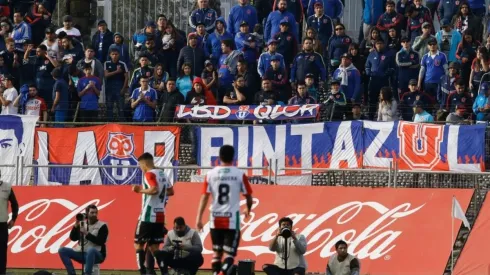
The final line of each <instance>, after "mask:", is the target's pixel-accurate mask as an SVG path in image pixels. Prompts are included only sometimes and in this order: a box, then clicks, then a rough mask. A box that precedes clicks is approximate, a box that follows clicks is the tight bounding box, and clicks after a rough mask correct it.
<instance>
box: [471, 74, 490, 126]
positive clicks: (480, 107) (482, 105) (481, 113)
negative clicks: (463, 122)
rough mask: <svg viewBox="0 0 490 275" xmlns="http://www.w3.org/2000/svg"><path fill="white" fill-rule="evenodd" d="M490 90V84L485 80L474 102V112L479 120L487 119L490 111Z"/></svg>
mask: <svg viewBox="0 0 490 275" xmlns="http://www.w3.org/2000/svg"><path fill="white" fill-rule="evenodd" d="M489 90H490V84H489V83H488V82H483V83H482V84H481V85H480V91H479V92H478V96H477V97H476V98H475V102H473V113H474V114H475V115H476V120H477V121H484V120H487V115H488V113H489V111H490V105H488V92H489Z"/></svg>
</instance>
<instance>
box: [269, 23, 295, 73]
mask: <svg viewBox="0 0 490 275" xmlns="http://www.w3.org/2000/svg"><path fill="white" fill-rule="evenodd" d="M279 29H280V32H278V33H275V34H274V35H273V36H272V39H273V40H276V41H277V52H278V53H280V54H281V55H282V56H283V57H284V64H285V65H286V69H287V70H289V68H291V64H292V63H293V59H294V57H295V56H296V54H297V53H298V40H296V36H295V35H294V33H293V32H291V31H290V23H289V22H288V21H287V20H286V19H283V20H282V21H281V24H280V25H279Z"/></svg>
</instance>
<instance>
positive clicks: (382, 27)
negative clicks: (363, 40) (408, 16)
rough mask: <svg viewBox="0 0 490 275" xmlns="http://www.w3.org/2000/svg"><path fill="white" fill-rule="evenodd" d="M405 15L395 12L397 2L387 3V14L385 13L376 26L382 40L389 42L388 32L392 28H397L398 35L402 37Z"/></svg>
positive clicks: (389, 0)
mask: <svg viewBox="0 0 490 275" xmlns="http://www.w3.org/2000/svg"><path fill="white" fill-rule="evenodd" d="M403 19H404V17H403V15H401V14H399V13H398V12H396V10H395V2H393V1H391V0H388V1H386V12H385V13H383V14H382V15H381V16H380V17H379V19H378V23H377V24H376V28H378V30H379V31H380V35H381V38H383V40H384V41H386V42H388V31H389V30H390V29H391V28H395V30H396V34H397V35H398V37H400V35H401V32H402V26H403Z"/></svg>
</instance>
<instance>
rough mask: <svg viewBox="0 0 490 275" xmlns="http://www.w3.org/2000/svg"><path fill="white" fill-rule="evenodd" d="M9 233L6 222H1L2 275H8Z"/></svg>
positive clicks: (0, 258)
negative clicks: (6, 274)
mask: <svg viewBox="0 0 490 275" xmlns="http://www.w3.org/2000/svg"><path fill="white" fill-rule="evenodd" d="M8 240H9V231H8V227H7V223H6V222H0V274H5V273H7V243H8Z"/></svg>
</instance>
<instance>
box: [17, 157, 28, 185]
mask: <svg viewBox="0 0 490 275" xmlns="http://www.w3.org/2000/svg"><path fill="white" fill-rule="evenodd" d="M19 166H20V167H19V172H20V176H21V178H22V177H24V156H19ZM28 185H30V179H29V184H28Z"/></svg>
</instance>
